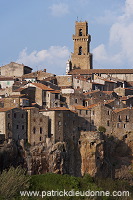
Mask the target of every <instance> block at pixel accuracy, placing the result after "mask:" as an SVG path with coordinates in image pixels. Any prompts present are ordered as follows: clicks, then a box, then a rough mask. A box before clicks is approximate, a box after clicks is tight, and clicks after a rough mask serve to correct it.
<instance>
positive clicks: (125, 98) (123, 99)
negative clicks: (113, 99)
mask: <svg viewBox="0 0 133 200" xmlns="http://www.w3.org/2000/svg"><path fill="white" fill-rule="evenodd" d="M120 99H121V100H122V101H126V100H127V99H128V97H127V96H123V97H120Z"/></svg>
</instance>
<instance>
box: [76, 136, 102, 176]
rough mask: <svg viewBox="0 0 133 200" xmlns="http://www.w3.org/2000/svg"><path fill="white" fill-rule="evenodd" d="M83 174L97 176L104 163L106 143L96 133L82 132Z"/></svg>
mask: <svg viewBox="0 0 133 200" xmlns="http://www.w3.org/2000/svg"><path fill="white" fill-rule="evenodd" d="M80 153H81V174H82V175H84V174H86V173H88V174H90V175H91V176H95V175H96V174H97V172H98V171H99V170H100V167H101V166H102V164H103V162H104V141H103V140H102V139H100V134H99V133H95V132H93V133H92V132H81V137H80Z"/></svg>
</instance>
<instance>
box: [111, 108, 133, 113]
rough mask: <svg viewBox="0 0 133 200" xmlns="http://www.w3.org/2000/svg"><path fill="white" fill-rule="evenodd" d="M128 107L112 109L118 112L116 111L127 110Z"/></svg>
mask: <svg viewBox="0 0 133 200" xmlns="http://www.w3.org/2000/svg"><path fill="white" fill-rule="evenodd" d="M129 109H130V108H117V109H115V110H113V112H115V113H118V112H121V111H124V110H129Z"/></svg>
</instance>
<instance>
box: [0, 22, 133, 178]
mask: <svg viewBox="0 0 133 200" xmlns="http://www.w3.org/2000/svg"><path fill="white" fill-rule="evenodd" d="M73 42H74V52H73V53H72V54H71V59H70V60H68V61H67V63H66V75H56V74H52V73H49V72H47V69H43V70H39V71H35V72H32V68H31V67H29V66H25V65H24V64H18V63H15V62H11V63H9V64H7V65H4V66H1V67H0V160H1V162H0V163H1V164H0V169H1V171H2V170H3V169H5V168H8V167H9V166H10V165H14V166H17V165H22V166H23V167H25V168H27V171H28V173H29V174H41V173H46V172H54V173H60V174H65V173H67V174H70V175H75V176H82V175H84V174H86V173H89V174H90V175H92V176H101V177H112V178H122V179H129V180H131V177H132V173H133V168H132V166H133V158H132V154H133V69H127V68H126V69H102V68H101V69H93V55H92V54H91V53H90V42H91V36H90V35H89V34H88V23H87V22H86V21H85V22H77V21H76V22H75V34H74V35H73Z"/></svg>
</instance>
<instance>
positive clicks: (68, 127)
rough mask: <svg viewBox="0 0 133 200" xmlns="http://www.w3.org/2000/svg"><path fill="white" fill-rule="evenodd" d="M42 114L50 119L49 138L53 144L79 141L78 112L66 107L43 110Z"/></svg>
mask: <svg viewBox="0 0 133 200" xmlns="http://www.w3.org/2000/svg"><path fill="white" fill-rule="evenodd" d="M40 112H41V113H42V114H43V115H45V116H48V117H49V137H50V138H51V140H52V142H53V143H56V142H63V141H65V142H68V141H69V140H72V141H78V138H79V129H78V125H79V121H78V115H77V113H76V112H74V111H70V110H69V109H68V108H65V107H58V108H50V109H47V110H44V109H43V110H40Z"/></svg>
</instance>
